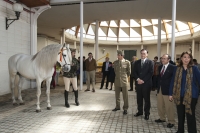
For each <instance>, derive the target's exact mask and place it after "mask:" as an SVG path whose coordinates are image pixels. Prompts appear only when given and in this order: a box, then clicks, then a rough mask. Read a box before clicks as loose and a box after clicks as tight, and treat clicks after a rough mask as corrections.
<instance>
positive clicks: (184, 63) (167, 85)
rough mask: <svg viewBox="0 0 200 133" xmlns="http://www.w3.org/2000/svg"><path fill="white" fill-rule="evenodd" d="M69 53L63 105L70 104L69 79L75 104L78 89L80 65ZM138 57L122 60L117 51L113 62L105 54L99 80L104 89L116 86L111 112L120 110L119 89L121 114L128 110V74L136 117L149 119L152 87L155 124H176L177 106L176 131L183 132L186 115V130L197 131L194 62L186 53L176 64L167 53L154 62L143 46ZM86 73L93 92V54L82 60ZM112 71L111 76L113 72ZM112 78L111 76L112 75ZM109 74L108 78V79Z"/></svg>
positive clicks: (199, 81)
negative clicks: (70, 58)
mask: <svg viewBox="0 0 200 133" xmlns="http://www.w3.org/2000/svg"><path fill="white" fill-rule="evenodd" d="M71 52H72V66H71V70H70V71H69V72H65V73H64V74H63V76H64V83H65V95H64V96H65V106H66V107H70V105H69V103H68V92H69V87H70V82H71V83H72V86H73V89H74V95H75V103H76V105H77V106H78V105H79V101H78V89H77V70H78V69H79V68H80V62H79V61H78V60H77V59H76V58H75V52H76V51H75V49H72V50H71ZM140 54H141V59H139V60H136V57H135V56H134V57H133V59H132V61H131V62H130V61H128V60H126V59H124V54H123V52H122V51H120V50H118V51H117V58H118V59H117V60H116V61H114V62H113V63H112V62H110V61H109V58H108V57H106V61H105V62H104V63H103V66H102V75H103V78H102V82H101V86H100V89H102V88H103V86H104V80H105V78H107V81H106V89H108V83H109V82H111V89H112V84H113V83H114V85H115V98H116V106H115V108H114V109H113V110H112V111H117V110H120V92H122V94H123V101H124V105H123V114H124V115H126V114H127V113H128V108H129V101H128V88H129V87H128V86H129V83H128V82H129V81H128V78H129V77H130V87H131V88H130V91H132V90H133V82H135V89H136V94H137V109H138V111H137V113H136V114H135V115H134V116H135V117H139V116H142V115H143V114H144V119H145V120H149V116H150V108H151V103H150V92H151V90H152V88H153V90H154V89H156V90H157V110H158V116H159V119H156V120H155V122H156V123H162V122H166V119H167V121H168V124H167V127H168V128H172V127H173V126H174V124H175V118H174V115H175V111H174V110H175V109H174V104H175V105H176V108H177V115H178V131H177V132H176V133H184V122H185V116H186V118H187V125H188V132H189V133H197V128H196V119H195V107H196V104H197V100H198V96H199V86H200V71H199V69H198V67H199V66H198V64H197V61H196V60H195V59H194V62H195V61H196V63H193V57H192V55H191V54H190V53H188V52H183V53H182V54H181V57H180V60H179V63H178V64H177V65H175V63H173V62H172V61H171V57H170V55H169V54H164V55H163V56H162V57H161V58H160V62H158V61H157V60H158V58H157V57H155V58H154V61H152V60H150V59H148V58H147V57H148V51H147V50H146V49H142V50H141V51H140ZM84 64H85V72H86V75H87V89H86V90H85V91H90V84H91V83H92V92H95V72H96V68H97V64H96V60H95V59H94V58H93V56H92V53H89V54H88V58H87V59H86V60H85V61H84ZM112 74H114V75H112ZM111 75H112V76H114V77H112V76H111ZM109 77H111V78H110V79H112V80H110V79H109Z"/></svg>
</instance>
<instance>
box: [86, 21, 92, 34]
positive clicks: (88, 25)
mask: <svg viewBox="0 0 200 133" xmlns="http://www.w3.org/2000/svg"><path fill="white" fill-rule="evenodd" d="M90 25H91V23H90V24H88V27H87V29H86V31H85V32H86V33H85V34H88V30H89V27H90Z"/></svg>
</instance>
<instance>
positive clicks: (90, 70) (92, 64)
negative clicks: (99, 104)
mask: <svg viewBox="0 0 200 133" xmlns="http://www.w3.org/2000/svg"><path fill="white" fill-rule="evenodd" d="M85 68H86V75H87V89H86V90H85V91H90V80H92V92H95V89H94V85H95V72H96V68H97V63H96V60H95V59H94V58H93V56H92V53H88V58H87V59H86V60H85Z"/></svg>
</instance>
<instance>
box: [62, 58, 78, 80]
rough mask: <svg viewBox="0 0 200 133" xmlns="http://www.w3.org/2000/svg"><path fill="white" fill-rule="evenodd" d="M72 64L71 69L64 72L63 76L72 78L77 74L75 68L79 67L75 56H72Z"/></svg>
mask: <svg viewBox="0 0 200 133" xmlns="http://www.w3.org/2000/svg"><path fill="white" fill-rule="evenodd" d="M72 64H73V66H71V69H70V71H69V72H64V74H63V76H64V77H67V78H74V77H76V76H77V73H76V72H77V70H78V69H79V67H80V64H79V61H78V60H77V59H76V58H74V57H73V58H72Z"/></svg>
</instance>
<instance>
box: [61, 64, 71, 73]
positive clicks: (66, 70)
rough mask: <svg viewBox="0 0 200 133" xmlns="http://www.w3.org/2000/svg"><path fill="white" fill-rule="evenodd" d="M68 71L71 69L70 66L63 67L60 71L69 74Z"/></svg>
mask: <svg viewBox="0 0 200 133" xmlns="http://www.w3.org/2000/svg"><path fill="white" fill-rule="evenodd" d="M70 69H71V66H70V65H64V66H63V67H62V71H63V72H69V71H70Z"/></svg>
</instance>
